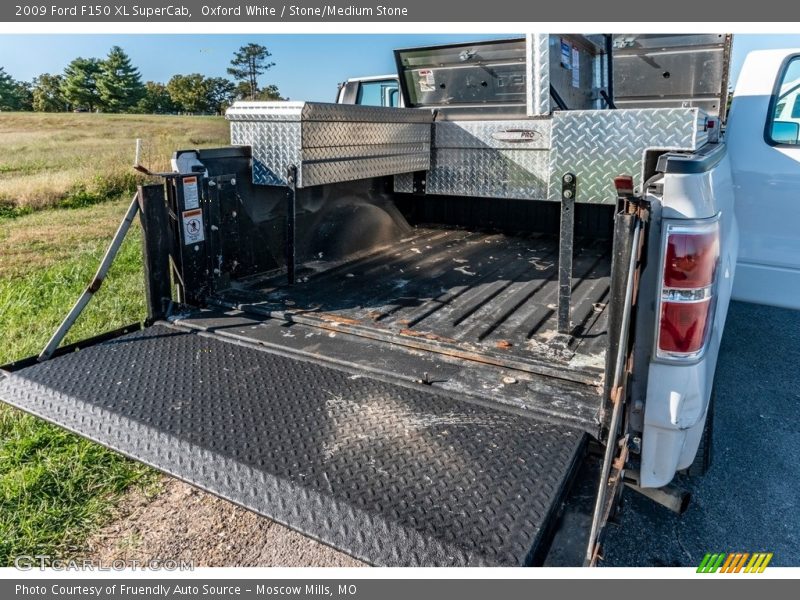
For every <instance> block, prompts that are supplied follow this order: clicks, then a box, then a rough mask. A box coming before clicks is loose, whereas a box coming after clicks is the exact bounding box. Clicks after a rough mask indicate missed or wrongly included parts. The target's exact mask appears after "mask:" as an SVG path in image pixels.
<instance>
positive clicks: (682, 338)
mask: <svg viewBox="0 0 800 600" xmlns="http://www.w3.org/2000/svg"><path fill="white" fill-rule="evenodd" d="M710 304H711V299H710V298H709V299H708V300H702V301H700V302H662V303H661V331H660V332H659V336H658V348H659V350H661V351H662V352H669V353H671V354H694V353H696V352H699V351H700V350H701V349H702V347H703V343H704V342H705V339H706V329H707V326H708V316H709V315H708V313H709V308H710V306H709V305H710Z"/></svg>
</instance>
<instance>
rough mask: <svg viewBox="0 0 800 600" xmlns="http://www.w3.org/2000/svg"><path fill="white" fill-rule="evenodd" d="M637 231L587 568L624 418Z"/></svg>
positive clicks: (629, 271) (638, 225) (590, 562)
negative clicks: (624, 392)
mask: <svg viewBox="0 0 800 600" xmlns="http://www.w3.org/2000/svg"><path fill="white" fill-rule="evenodd" d="M635 227H636V228H635V229H634V230H633V243H632V244H631V256H630V260H629V262H628V281H627V283H626V285H625V307H624V310H623V313H622V326H621V327H620V331H621V332H622V333H621V334H620V339H619V344H618V346H617V355H616V357H615V359H616V362H615V363H614V381H613V383H612V385H611V394H612V398H613V399H614V410H613V412H612V413H611V423H610V425H609V428H608V439H607V440H606V451H605V455H604V456H603V467H602V472H601V473H600V485H599V487H598V490H597V500H596V501H595V505H594V514H593V515H592V529H591V533H590V534H589V545H588V547H587V548H586V565H591V564H592V561H593V560H594V553H595V546H596V543H597V535H598V532H599V531H600V520H601V518H602V514H603V509H604V507H605V503H606V491H607V488H608V476H609V473H610V472H611V463H612V461H613V459H614V450H615V448H616V446H617V429H618V428H619V422H620V419H621V417H622V406H623V404H624V402H623V400H622V389H621V385H622V373H623V371H624V368H625V356H626V353H627V346H628V344H627V339H628V329H629V327H630V321H631V309H632V306H631V305H632V303H633V285H634V282H633V280H634V277H633V272H634V269H635V268H636V260H637V259H638V249H639V235H640V231H641V222H640V221H639V220H638V219H637V221H636V226H635Z"/></svg>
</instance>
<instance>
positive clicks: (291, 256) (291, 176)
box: [286, 165, 297, 285]
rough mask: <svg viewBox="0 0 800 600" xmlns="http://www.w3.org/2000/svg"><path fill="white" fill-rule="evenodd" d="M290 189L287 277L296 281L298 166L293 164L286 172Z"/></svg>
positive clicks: (287, 219) (287, 213)
mask: <svg viewBox="0 0 800 600" xmlns="http://www.w3.org/2000/svg"><path fill="white" fill-rule="evenodd" d="M286 180H287V183H288V184H289V189H288V191H287V193H286V200H287V202H286V279H287V280H288V282H289V285H294V282H295V253H296V249H295V226H296V223H295V221H296V219H297V167H296V166H294V165H291V166H290V167H289V170H288V172H287V174H286Z"/></svg>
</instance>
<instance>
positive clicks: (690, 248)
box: [658, 221, 719, 360]
mask: <svg viewBox="0 0 800 600" xmlns="http://www.w3.org/2000/svg"><path fill="white" fill-rule="evenodd" d="M718 262H719V224H718V223H717V222H716V221H715V222H713V223H710V224H709V223H703V224H698V225H684V224H680V225H677V224H668V225H667V228H666V237H665V240H664V273H663V279H662V286H661V314H660V315H659V329H658V356H659V357H660V358H669V359H678V360H685V359H687V358H688V359H691V358H694V357H696V356H698V355H699V354H701V353H702V351H703V349H704V347H705V344H706V341H707V340H708V329H709V326H710V323H711V320H712V319H711V317H712V313H713V308H714V283H715V279H716V273H717V264H718Z"/></svg>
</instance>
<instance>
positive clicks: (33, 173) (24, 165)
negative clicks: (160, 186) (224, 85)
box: [0, 113, 229, 217]
mask: <svg viewBox="0 0 800 600" xmlns="http://www.w3.org/2000/svg"><path fill="white" fill-rule="evenodd" d="M137 138H139V139H141V140H142V156H141V162H142V163H143V164H144V165H145V166H147V167H149V168H150V169H151V170H153V171H163V170H166V169H167V168H168V167H169V159H170V157H171V156H172V152H173V151H175V150H177V149H180V148H201V147H208V146H219V145H225V144H227V143H228V140H229V135H228V124H227V122H226V121H225V120H224V119H223V118H222V117H190V116H162V115H159V116H154V115H110V114H109V115H106V114H87V113H78V114H75V113H0V140H2V144H0V217H1V216H5V217H15V216H19V215H23V214H28V213H29V212H31V211H32V210H37V209H40V208H48V207H54V206H64V207H75V206H86V205H90V204H96V203H98V202H102V201H104V200H106V199H107V198H114V197H116V196H118V195H119V194H120V193H128V192H132V191H133V188H134V187H135V185H136V183H137V182H140V181H142V180H143V177H142V176H141V175H139V174H137V173H136V172H135V171H134V170H133V169H132V168H131V165H132V164H133V161H134V154H135V147H136V139H137Z"/></svg>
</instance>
